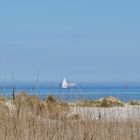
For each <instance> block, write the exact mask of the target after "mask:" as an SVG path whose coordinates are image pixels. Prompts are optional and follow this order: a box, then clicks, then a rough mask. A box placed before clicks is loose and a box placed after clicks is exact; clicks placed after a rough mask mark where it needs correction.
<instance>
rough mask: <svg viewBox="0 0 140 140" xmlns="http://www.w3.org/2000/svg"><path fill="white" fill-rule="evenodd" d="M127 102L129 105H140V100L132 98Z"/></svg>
mask: <svg viewBox="0 0 140 140" xmlns="http://www.w3.org/2000/svg"><path fill="white" fill-rule="evenodd" d="M128 104H129V105H140V101H136V100H132V101H129V103H128Z"/></svg>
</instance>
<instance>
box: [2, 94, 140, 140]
mask: <svg viewBox="0 0 140 140" xmlns="http://www.w3.org/2000/svg"><path fill="white" fill-rule="evenodd" d="M1 99H2V98H1ZM2 101H4V100H3V99H2ZM106 102H107V105H106V104H103V103H106ZM10 103H11V104H12V105H14V107H15V108H14V109H11V108H7V107H6V105H3V106H0V140H25V139H29V140H66V139H67V140H71V139H80V140H91V139H96V140H101V139H107V140H112V139H113V140H118V139H119V140H124V139H127V140H135V139H136V140H137V139H139V138H140V122H139V121H138V122H137V121H136V120H135V119H132V118H129V116H128V119H125V121H120V122H117V121H106V120H104V118H102V117H103V116H102V114H104V115H105V116H106V117H109V115H107V114H105V113H106V112H104V113H101V117H98V119H94V120H92V119H89V118H92V115H93V116H94V114H93V113H92V114H89V110H88V109H89V108H88V109H87V110H80V109H81V107H80V108H79V109H78V111H80V112H82V113H83V114H84V111H85V114H87V118H86V117H85V118H84V119H83V114H82V113H81V114H80V113H78V114H76V113H77V112H76V109H75V107H77V106H75V107H73V106H69V105H68V104H67V103H63V102H61V101H58V100H57V99H55V98H54V97H52V96H48V97H46V98H45V100H44V101H41V100H39V98H38V97H36V96H29V95H27V94H26V93H21V94H18V95H16V96H15V100H14V101H13V102H10ZM117 103H119V104H120V103H121V102H120V101H119V100H117V99H115V98H113V97H107V98H103V99H101V100H99V101H83V102H80V103H79V105H80V106H95V107H96V106H98V107H107V106H109V107H110V106H111V107H112V106H118V104H117ZM72 107H73V111H74V114H73V113H72V112H71V111H70V110H71V108H72ZM100 109H101V108H99V110H100ZM102 109H103V110H110V109H108V108H102ZM112 109H113V108H112ZM95 110H96V108H95ZM99 110H98V109H97V112H98V111H99ZM86 111H87V112H86ZM126 111H127V110H126ZM135 111H136V112H139V108H135ZM71 113H72V114H71ZM94 113H95V112H94ZM133 113H134V112H133ZM99 114H100V112H99ZM122 114H123V112H122ZM112 115H113V112H112ZM132 115H133V114H132ZM114 118H115V116H114ZM133 118H134V117H133ZM138 119H139V118H138ZM107 120H110V119H109V118H108V119H107Z"/></svg>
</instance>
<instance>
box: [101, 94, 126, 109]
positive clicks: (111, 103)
mask: <svg viewBox="0 0 140 140" xmlns="http://www.w3.org/2000/svg"><path fill="white" fill-rule="evenodd" d="M116 106H117V107H123V106H124V104H123V103H122V102H121V101H120V100H118V99H117V98H114V97H111V96H109V97H106V98H103V99H102V103H101V107H116Z"/></svg>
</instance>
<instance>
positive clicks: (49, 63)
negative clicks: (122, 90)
mask: <svg viewBox="0 0 140 140" xmlns="http://www.w3.org/2000/svg"><path fill="white" fill-rule="evenodd" d="M139 6H140V1H139V0H133V1H132V0H117V1H112V0H106V1H105V0H71V1H66V0H59V1H58V0H51V1H49V0H44V1H43V0H40V1H39V0H38V1H37V0H30V1H29V0H24V1H19V0H12V1H10V0H4V1H1V2H0V79H1V80H4V79H6V80H9V79H11V77H12V75H14V78H15V80H17V81H34V80H36V78H37V77H39V80H40V81H60V80H62V79H63V77H65V78H66V79H68V80H71V81H88V82H89V81H90V82H123V81H128V82H140V38H139V37H140V16H139V13H140V8H139Z"/></svg>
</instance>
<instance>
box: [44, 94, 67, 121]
mask: <svg viewBox="0 0 140 140" xmlns="http://www.w3.org/2000/svg"><path fill="white" fill-rule="evenodd" d="M45 104H46V107H47V109H46V112H47V113H46V114H47V117H49V118H51V119H58V118H64V117H66V115H67V113H68V112H69V106H68V104H66V103H63V102H58V101H57V100H56V99H55V98H54V97H52V96H48V97H46V99H45Z"/></svg>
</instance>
